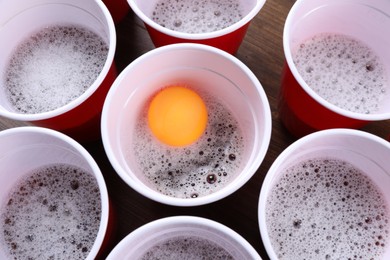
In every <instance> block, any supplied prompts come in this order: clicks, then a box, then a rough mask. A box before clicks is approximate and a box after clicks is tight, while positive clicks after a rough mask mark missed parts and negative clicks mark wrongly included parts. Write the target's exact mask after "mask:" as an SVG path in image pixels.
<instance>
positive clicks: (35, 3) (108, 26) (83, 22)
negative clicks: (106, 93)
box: [0, 0, 115, 121]
mask: <svg viewBox="0 0 390 260" xmlns="http://www.w3.org/2000/svg"><path fill="white" fill-rule="evenodd" d="M0 10H2V12H1V16H0V25H1V30H0V37H1V38H2V39H7V40H6V41H1V42H0V48H1V50H2V57H3V58H2V59H1V60H0V71H1V72H3V71H5V70H6V68H7V66H8V63H9V60H10V58H11V56H12V55H13V53H14V51H15V50H16V47H17V46H18V45H19V44H20V43H21V42H23V41H24V40H26V39H28V37H29V36H31V35H33V34H34V33H36V32H38V31H39V30H42V29H43V28H46V27H48V26H52V25H78V26H81V27H84V28H86V29H88V30H90V31H92V32H94V33H96V34H97V35H99V36H101V37H102V39H103V40H104V41H105V42H106V43H107V44H108V46H109V53H108V57H107V60H106V62H105V64H104V67H103V69H102V73H101V75H99V77H98V78H97V79H96V80H95V82H94V83H93V85H92V86H90V87H89V89H88V90H87V91H86V92H85V93H84V94H82V95H81V97H79V98H78V99H79V100H78V101H75V100H73V101H72V102H71V105H72V106H76V104H79V103H80V100H84V99H86V98H87V97H88V96H90V95H91V94H92V93H93V92H94V91H95V90H96V89H97V87H98V86H99V85H100V83H101V82H102V81H103V79H104V77H105V74H107V72H108V69H109V68H110V66H111V64H112V60H113V56H114V52H115V40H114V38H115V33H114V24H113V22H112V18H111V17H110V16H109V13H108V10H106V9H105V7H104V5H103V4H102V3H98V2H95V1H77V0H66V1H61V2H57V1H52V0H29V1H24V2H23V4H21V3H16V2H12V1H3V2H1V4H0ZM5 10H7V11H5ZM108 18H109V19H108ZM113 41H114V42H113ZM4 77H5V73H0V86H2V85H3V84H4V81H5V78H4ZM0 94H1V95H0V114H2V115H5V116H7V117H11V118H16V119H20V120H26V121H29V120H36V119H35V117H39V119H40V117H42V116H36V115H28V114H25V115H23V114H18V113H17V112H15V110H14V109H13V108H12V106H11V105H10V104H9V101H8V99H7V98H6V95H5V93H4V88H0ZM68 105H69V104H67V105H65V106H68ZM68 109H69V108H68ZM57 110H61V108H58V109H56V111H57ZM50 112H51V111H50ZM57 112H58V111H57ZM42 114H50V113H42ZM46 116H48V115H46Z"/></svg>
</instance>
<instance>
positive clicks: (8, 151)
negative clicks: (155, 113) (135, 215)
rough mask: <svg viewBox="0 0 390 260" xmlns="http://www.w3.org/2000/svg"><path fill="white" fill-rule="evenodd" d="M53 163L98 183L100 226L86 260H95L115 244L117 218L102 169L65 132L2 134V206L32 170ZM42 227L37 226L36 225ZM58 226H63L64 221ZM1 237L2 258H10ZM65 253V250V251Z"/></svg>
mask: <svg viewBox="0 0 390 260" xmlns="http://www.w3.org/2000/svg"><path fill="white" fill-rule="evenodd" d="M53 164H68V165H72V166H75V167H77V168H81V169H83V170H85V171H86V172H88V173H90V174H91V175H92V176H93V177H94V179H95V180H96V182H97V185H98V189H99V194H100V201H101V213H100V223H99V229H98V230H97V232H96V238H95V240H94V243H93V245H92V246H91V248H90V249H89V253H88V255H87V258H86V259H88V260H92V259H96V258H98V257H100V256H103V254H105V253H106V252H107V250H108V249H109V248H108V247H107V246H108V245H109V244H111V242H113V241H112V238H113V237H112V234H113V231H114V229H113V227H114V224H115V221H114V217H115V216H114V214H113V213H114V212H113V208H112V205H111V204H110V201H109V197H108V192H107V187H106V183H105V181H104V177H103V175H102V173H101V171H100V169H99V166H98V165H97V163H96V162H95V160H94V159H93V158H92V156H91V155H90V154H89V153H88V151H87V150H85V148H84V147H83V146H81V145H80V144H79V143H77V142H76V141H75V140H73V139H72V138H70V137H68V136H66V135H64V134H62V133H59V132H57V131H54V130H51V129H47V128H41V127H31V126H29V127H17V128H12V129H7V130H4V131H1V132H0V182H1V185H2V188H1V189H0V207H2V205H4V204H2V203H4V202H5V201H7V198H8V196H9V193H10V191H11V190H12V189H13V187H15V186H16V185H17V184H18V183H19V181H20V179H23V178H25V177H26V176H28V175H29V174H30V173H31V171H34V170H36V169H39V168H41V167H45V166H47V165H53ZM69 199H70V198H69ZM70 207H71V206H70ZM42 214H44V213H42ZM39 224H40V223H37V225H39ZM58 225H61V221H59V223H58ZM47 232H50V231H49V230H48V231H47ZM2 236H3V235H0V240H1V241H2V242H1V243H0V259H9V255H8V253H6V252H7V251H8V250H6V249H5V248H4V242H3V239H4V238H3V237H2ZM58 240H60V238H58ZM32 243H33V242H32ZM31 246H32V247H33V246H34V245H33V244H32V245H31ZM64 250H66V249H65V248H64Z"/></svg>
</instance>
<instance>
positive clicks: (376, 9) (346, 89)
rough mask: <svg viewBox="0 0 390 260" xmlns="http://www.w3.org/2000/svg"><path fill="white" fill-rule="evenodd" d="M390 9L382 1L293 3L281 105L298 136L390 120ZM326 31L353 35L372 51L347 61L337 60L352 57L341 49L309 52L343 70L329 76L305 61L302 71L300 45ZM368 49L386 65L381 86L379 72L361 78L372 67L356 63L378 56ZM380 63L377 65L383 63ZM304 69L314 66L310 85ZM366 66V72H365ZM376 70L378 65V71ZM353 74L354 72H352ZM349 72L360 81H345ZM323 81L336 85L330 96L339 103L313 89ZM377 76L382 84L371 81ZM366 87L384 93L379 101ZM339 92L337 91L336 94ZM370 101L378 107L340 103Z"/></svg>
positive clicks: (287, 30)
mask: <svg viewBox="0 0 390 260" xmlns="http://www.w3.org/2000/svg"><path fill="white" fill-rule="evenodd" d="M389 13H390V5H389V4H388V2H387V1H383V0H377V1H369V0H367V1H364V0H361V1H348V0H342V1H336V0H332V1H328V0H317V1H310V0H298V1H297V2H296V3H295V4H294V6H293V7H292V8H291V10H290V12H289V14H288V17H287V19H286V23H285V26H284V33H283V47H284V53H285V58H286V63H285V67H284V69H283V72H282V83H281V94H280V95H281V98H280V107H279V114H280V118H281V121H282V122H283V123H284V125H285V126H286V128H287V129H288V130H289V131H290V132H291V133H292V134H294V135H295V136H297V137H300V136H303V135H306V134H308V133H311V132H314V131H317V130H323V129H330V128H340V127H341V128H360V127H362V126H364V125H365V124H367V123H368V122H372V121H377V120H386V119H389V118H390V102H389V100H390V88H389V80H390V50H389V48H388V46H389V44H390V35H389V33H388V31H387V28H389V26H390V19H389ZM324 34H325V35H326V34H328V35H333V36H331V37H334V35H336V36H337V35H340V36H341V35H342V36H343V37H349V38H351V39H354V40H355V42H354V44H356V43H357V42H359V43H360V44H364V45H365V46H366V48H368V49H370V51H364V53H362V54H361V56H360V57H361V58H363V59H360V57H358V59H357V60H356V59H355V57H352V58H351V59H349V60H348V59H346V60H345V63H344V64H341V63H338V62H340V61H341V59H344V58H345V57H347V58H348V55H349V54H347V55H344V56H343V50H341V51H340V50H337V49H336V50H333V51H330V52H329V53H327V54H326V55H327V56H326V57H325V59H323V55H324V54H321V53H320V51H319V50H318V51H313V53H312V54H311V55H316V57H318V58H313V60H315V61H316V62H317V63H318V64H320V62H324V63H323V64H325V65H326V66H328V67H329V68H335V67H336V66H338V65H337V64H340V68H341V69H340V70H337V72H334V73H333V72H332V73H333V74H332V75H330V73H329V74H327V75H325V72H324V71H325V70H324V69H317V71H312V68H313V67H310V65H308V64H307V63H305V65H300V66H302V68H301V69H300V70H299V69H298V65H297V62H296V61H297V60H296V59H295V57H294V54H296V53H297V52H298V50H299V49H302V46H305V44H306V43H307V40H309V39H312V37H316V36H317V37H318V36H320V35H324ZM306 45H307V44H306ZM336 47H337V46H336ZM318 49H320V47H318ZM345 50H346V51H347V53H351V52H354V51H355V49H354V50H352V47H350V46H349V47H347V48H345V49H344V51H345ZM324 53H325V52H324ZM356 53H357V51H356ZM367 53H369V55H371V57H375V56H376V58H378V59H379V62H380V63H381V65H382V67H383V71H382V72H383V73H382V76H383V80H384V83H383V84H382V83H379V81H380V77H379V76H369V77H372V78H371V79H369V78H364V79H363V80H364V81H361V80H360V79H361V77H366V75H368V74H369V73H370V72H369V71H371V69H373V68H372V67H371V66H369V65H368V64H366V65H364V64H363V65H362V66H360V68H356V65H355V64H360V63H359V62H361V61H364V58H366V59H368V60H369V62H370V59H374V58H371V57H370V56H369V55H366V54H367ZM313 57H314V56H313ZM368 57H370V58H368ZM328 58H329V59H328ZM316 59H318V60H316ZM331 59H332V60H331ZM301 60H302V59H301ZM356 61H357V62H356ZM328 62H329V63H328ZM301 64H304V62H302V63H301ZM304 66H306V67H304ZM316 66H317V65H316ZM377 67H378V68H379V66H377ZM321 68H322V67H321ZM305 69H306V72H308V73H309V71H307V70H310V72H312V75H313V76H316V77H317V80H314V81H315V82H316V83H311V84H308V83H307V80H305V79H304V78H303V76H302V75H304V74H303V73H302V72H303V70H305ZM348 69H350V70H348ZM365 69H366V70H367V72H366V71H364V70H365ZM330 71H332V70H330ZM377 71H379V69H378V70H376V71H375V73H376V72H377ZM355 74H356V76H354V75H355ZM306 75H307V73H306ZM348 75H351V78H352V81H353V80H357V81H358V82H352V81H351V82H352V83H343V80H344V79H343V77H344V76H347V77H349V76H348ZM328 78H329V79H330V80H328ZM324 79H325V81H326V82H330V83H329V87H330V88H332V87H333V88H334V89H335V90H334V92H331V95H333V96H334V97H335V98H337V97H338V99H340V100H339V101H337V102H333V101H332V102H330V100H329V99H325V98H324V95H325V94H324V92H325V89H324V88H323V87H322V86H321V89H320V90H322V93H321V94H320V93H319V92H318V91H314V90H313V88H314V87H318V88H320V84H322V83H321V82H325V81H324ZM358 79H359V80H358ZM348 80H349V78H348ZM366 80H367V81H369V80H371V83H369V84H368V83H367V82H366ZM375 80H378V81H377V82H378V84H379V85H380V86H378V87H377V86H376V85H373V84H375ZM326 84H328V83H326ZM367 86H368V89H369V91H382V92H383V93H379V94H378V96H379V95H380V96H381V99H378V100H377V101H373V100H374V99H372V97H374V96H372V97H369V98H366V94H368V93H369V92H364V90H365V89H366V88H367ZM320 90H319V91H320ZM336 91H339V92H337V93H336ZM356 91H359V92H356ZM356 93H358V94H356ZM375 97H376V96H375ZM369 99H370V100H371V102H370V103H374V105H376V106H377V107H378V108H377V109H376V110H375V111H369V110H364V111H358V110H354V109H346V107H343V106H340V104H341V103H346V104H347V105H349V106H352V105H351V104H354V103H353V102H357V101H359V102H358V104H359V103H360V104H365V103H368V101H369ZM336 103H339V104H336ZM359 107H363V105H357V106H356V108H359Z"/></svg>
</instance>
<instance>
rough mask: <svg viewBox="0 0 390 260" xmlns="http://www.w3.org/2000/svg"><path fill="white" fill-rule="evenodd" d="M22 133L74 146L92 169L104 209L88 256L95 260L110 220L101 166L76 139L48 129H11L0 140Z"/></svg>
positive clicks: (1, 132) (1, 135)
mask: <svg viewBox="0 0 390 260" xmlns="http://www.w3.org/2000/svg"><path fill="white" fill-rule="evenodd" d="M20 133H26V134H28V133H31V134H42V135H47V136H51V137H54V138H56V139H59V140H61V141H63V142H65V143H67V144H68V145H70V146H72V147H73V148H75V149H76V150H77V151H78V152H79V153H80V154H81V156H82V157H83V158H84V159H85V160H86V161H87V163H88V165H89V166H90V167H91V168H92V174H93V177H94V178H95V179H96V181H97V183H98V186H99V192H100V201H101V207H102V210H101V219H100V225H99V230H98V233H97V235H96V239H95V241H94V243H93V246H92V248H91V250H90V252H89V254H88V256H87V259H88V260H92V259H94V258H95V257H96V255H97V254H98V252H99V250H100V249H101V246H102V244H103V240H104V238H105V235H106V231H107V227H108V219H109V198H108V191H107V186H106V183H105V181H104V178H103V174H102V172H101V171H100V168H99V166H98V165H97V163H96V161H95V160H94V159H93V157H92V156H91V155H90V154H89V153H88V151H87V150H86V149H85V148H84V147H83V146H82V145H81V144H79V143H78V142H76V141H75V140H74V139H72V138H70V137H69V136H67V135H65V134H62V133H60V132H58V131H55V130H51V129H48V128H43V127H37V126H21V127H15V128H10V129H6V130H3V131H0V138H2V137H6V136H12V135H14V134H20Z"/></svg>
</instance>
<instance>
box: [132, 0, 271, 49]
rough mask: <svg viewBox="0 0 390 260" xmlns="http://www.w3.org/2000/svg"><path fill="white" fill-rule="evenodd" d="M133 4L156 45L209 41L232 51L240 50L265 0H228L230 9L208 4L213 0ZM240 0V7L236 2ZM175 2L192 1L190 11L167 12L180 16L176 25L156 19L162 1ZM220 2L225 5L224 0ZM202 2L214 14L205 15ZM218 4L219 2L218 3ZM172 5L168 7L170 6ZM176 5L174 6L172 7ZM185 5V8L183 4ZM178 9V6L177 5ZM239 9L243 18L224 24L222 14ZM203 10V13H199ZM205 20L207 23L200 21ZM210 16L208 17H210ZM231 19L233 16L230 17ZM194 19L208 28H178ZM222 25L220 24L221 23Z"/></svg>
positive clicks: (154, 0) (137, 1) (138, 1)
mask: <svg viewBox="0 0 390 260" xmlns="http://www.w3.org/2000/svg"><path fill="white" fill-rule="evenodd" d="M128 2H129V5H130V7H131V8H132V9H133V11H134V12H135V13H136V14H137V16H138V17H139V18H140V19H141V20H142V21H143V22H144V24H145V26H146V29H147V30H148V32H149V35H150V37H151V39H152V41H153V43H154V45H155V46H156V47H161V46H164V45H167V44H173V43H185V42H191V43H201V44H207V45H210V46H213V47H217V48H219V49H222V50H224V51H227V52H229V53H231V54H234V53H236V52H237V50H238V48H239V47H240V44H241V42H242V40H243V39H244V37H245V34H246V31H247V29H248V27H249V24H250V22H251V20H252V19H253V18H254V17H255V16H256V15H257V14H258V13H259V11H260V9H261V8H262V7H263V5H264V3H265V0H237V1H230V2H231V3H230V2H229V1H224V5H226V6H229V3H230V7H229V8H227V9H226V10H223V9H222V8H221V7H216V6H215V7H214V6H210V7H208V6H207V5H210V4H211V5H213V3H211V2H210V1H192V3H191V1H179V2H176V1H161V0H160V1H159V0H151V1H142V0H128ZM235 2H237V3H238V7H237V6H235V5H234V4H233V3H235ZM160 3H161V4H162V3H163V4H165V5H168V4H171V5H172V6H173V7H175V6H176V7H179V6H180V5H182V6H183V5H186V6H185V7H186V8H187V5H192V6H189V7H188V8H187V9H185V10H186V11H184V12H183V13H181V9H180V8H177V12H176V11H174V12H176V14H172V15H171V14H169V15H168V14H167V16H168V17H173V15H175V17H176V16H177V20H175V21H174V22H173V24H174V26H173V27H168V26H164V25H163V24H161V23H159V22H156V21H155V20H154V19H153V14H154V13H156V12H155V8H156V7H157V6H158V5H159V4H160ZM218 4H220V5H222V3H221V2H218ZM201 5H206V6H207V7H206V8H205V9H206V10H205V11H206V12H210V17H208V16H207V17H206V18H202V16H203V15H202V14H201V11H202V10H200V9H201V8H200V6H201ZM215 5H216V4H215ZM169 9H170V8H167V10H169ZM172 9H173V8H172ZM183 9H184V8H183ZM174 10H176V9H174ZM233 10H234V12H238V11H240V15H239V16H240V18H241V19H237V21H236V22H235V23H233V24H230V25H226V26H227V27H225V26H222V25H223V21H218V19H219V18H221V19H222V16H223V15H224V14H225V13H228V12H232V11H233ZM198 14H199V15H198ZM202 20H204V23H203V24H204V26H203V25H202V23H200V22H199V21H202ZM206 20H207V21H206ZM226 20H231V19H226ZM190 21H192V22H195V23H196V24H195V25H193V27H195V28H203V27H206V28H207V30H205V31H206V32H195V33H193V32H191V29H189V30H182V29H181V30H176V28H179V27H181V28H183V27H184V25H186V26H187V25H190ZM219 25H220V26H221V27H218V26H219ZM214 26H215V30H214V31H209V30H208V29H209V28H213V27H214Z"/></svg>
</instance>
